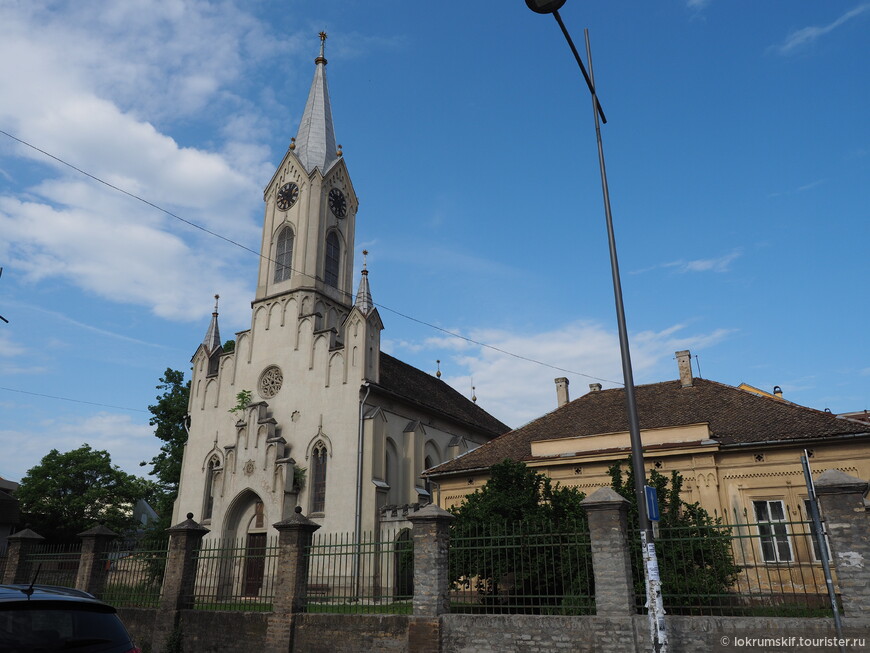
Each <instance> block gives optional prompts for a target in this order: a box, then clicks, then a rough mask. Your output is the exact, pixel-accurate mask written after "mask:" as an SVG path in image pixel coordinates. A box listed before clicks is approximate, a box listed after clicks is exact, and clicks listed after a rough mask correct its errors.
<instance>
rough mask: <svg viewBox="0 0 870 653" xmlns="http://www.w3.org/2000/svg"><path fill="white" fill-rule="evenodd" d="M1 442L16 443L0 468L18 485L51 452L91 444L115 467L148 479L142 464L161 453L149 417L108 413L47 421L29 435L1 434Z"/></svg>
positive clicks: (29, 432) (34, 426) (0, 471)
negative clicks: (27, 472) (149, 423)
mask: <svg viewBox="0 0 870 653" xmlns="http://www.w3.org/2000/svg"><path fill="white" fill-rule="evenodd" d="M0 440H2V441H3V442H15V443H16V445H15V446H14V447H7V449H6V451H5V452H4V455H3V461H2V466H0V476H3V477H4V478H9V479H10V480H16V481H17V480H20V478H21V476H22V475H24V473H25V472H26V471H27V470H29V469H30V468H31V467H33V466H35V465H38V464H39V461H40V460H42V457H43V456H45V455H46V454H47V453H48V452H49V451H50V450H51V449H57V450H58V451H60V452H62V453H63V452H66V451H71V450H73V449H77V448H78V447H80V446H81V445H83V444H89V445H91V447H92V448H94V449H105V450H106V451H108V452H109V453H110V454H111V456H112V463H113V464H115V465H118V466H119V467H120V468H121V469H123V470H124V471H125V472H127V473H129V474H136V475H139V476H141V475H144V474H143V468H141V467H140V466H139V462H140V461H142V460H151V458H153V457H154V456H155V455H156V454H157V452H158V451H159V449H160V446H159V441H158V440H157V438H155V437H154V433H153V429H152V427H150V426H149V425H148V421H147V417H146V418H141V422H136V421H134V419H133V418H131V417H130V416H128V415H121V414H115V413H108V412H99V413H96V414H93V415H91V416H89V417H84V418H80V417H74V416H71V415H67V416H64V417H59V418H53V419H50V420H44V421H42V422H39V423H35V424H33V426H32V427H31V428H28V429H27V430H26V431H22V430H18V431H13V430H0Z"/></svg>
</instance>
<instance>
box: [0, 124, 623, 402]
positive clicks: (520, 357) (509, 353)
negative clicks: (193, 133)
mask: <svg viewBox="0 0 870 653" xmlns="http://www.w3.org/2000/svg"><path fill="white" fill-rule="evenodd" d="M0 134H3V135H4V136H7V137H8V138H11V139H12V140H14V141H16V142H17V143H21V144H22V145H24V146H25V147H29V148H30V149H32V150H35V151H37V152H39V153H40V154H43V155H44V156H47V157H49V158H50V159H52V160H54V161H57V162H58V163H60V164H62V165H64V166H66V167H68V168H71V169H73V170H75V171H76V172H78V173H79V174H82V175H84V176H85V177H88V178H89V179H92V180H94V181H96V182H97V183H99V184H102V185H104V186H107V187H108V188H111V189H112V190H115V191H117V192H119V193H122V194H124V195H126V196H127V197H131V198H133V199H135V200H138V201H139V202H142V203H143V204H147V205H148V206H150V207H152V208H154V209H157V210H158V211H160V212H161V213H165V214H166V215H168V216H169V217H171V218H175V219H176V220H179V221H180V222H183V223H184V224H186V225H188V226H190V227H193V228H194V229H199V230H200V231H203V232H205V233H207V234H209V235H210V236H214V237H215V238H220V239H221V240H223V241H225V242H227V243H230V244H231V245H235V246H236V247H239V248H241V249H243V250H245V251H246V252H250V253H251V254H254V255H255V256H258V257H260V258H262V259H264V260H266V261H269V262H270V263H277V261H275V260H274V259H272V258H271V257H269V256H267V255H265V254H263V253H262V252H257V251H254V250H253V249H251V248H250V247H246V246H245V245H242V244H241V243H239V242H236V241H235V240H232V239H231V238H227V237H226V236H223V235H221V234H219V233H217V232H214V231H211V230H210V229H206V228H205V227H203V226H201V225H198V224H196V223H195V222H191V221H190V220H187V219H185V218H182V217H181V216H180V215H177V214H175V213H173V212H172V211H169V210H167V209H164V208H163V207H162V206H159V205H158V204H155V203H154V202H151V201H149V200H147V199H145V198H144V197H140V196H139V195H136V194H135V193H131V192H129V191H127V190H124V189H123V188H119V187H118V186H115V185H114V184H112V183H109V182H108V181H106V180H104V179H101V178H100V177H97V176H96V175H93V174H91V173H89V172H86V171H85V170H82V169H81V168H79V167H77V166H75V165H73V164H72V163H69V162H68V161H65V160H63V159H61V158H60V157H58V156H55V155H54V154H51V153H50V152H46V151H45V150H43V149H41V148H39V147H36V146H35V145H33V144H31V143H28V142H27V141H25V140H22V139H20V138H18V137H16V136H13V135H12V134H10V133H9V132H7V131H4V130H2V129H0ZM290 270H291V271H292V272H294V273H296V274H299V275H302V276H306V277H309V278H311V279H315V280H316V279H317V277H314V276H312V275H310V274H307V273H305V272H302V271H301V270H297V269H295V268H293V267H292V266H291V267H290ZM372 304H374V305H375V306H377V307H378V308H382V309H384V310H386V311H389V312H390V313H394V314H396V315H398V316H400V317H403V318H405V319H406V320H410V321H411V322H416V323H417V324H421V325H423V326H427V327H429V328H430V329H434V330H436V331H440V332H442V333H445V334H447V335H449V336H451V337H453V338H459V339H460V340H464V341H465V342H469V343H471V344H474V345H477V346H478V347H484V348H486V349H491V350H492V351H496V352H498V353H500V354H504V355H506V356H511V357H513V358H516V359H518V360H523V361H527V362H529V363H535V364H536V365H541V366H543V367H548V368H550V369H553V370H557V371H559V372H565V373H566V374H574V375H576V376H582V377H585V378H587V379H593V380H595V381H603V382H605V383H613V384H615V385H624V384H623V383H622V382H621V381H613V380H611V379H604V378H601V377H597V376H593V375H591V374H584V373H583V372H577V371H575V370H569V369H566V368H564V367H559V366H557V365H552V364H550V363H545V362H544V361H541V360H538V359H535V358H531V357H529V356H523V355H521V354H517V353H514V352H512V351H508V350H506V349H501V348H500V347H496V346H494V345H490V344H487V343H485V342H481V341H479V340H474V339H473V338H469V337H467V336H463V335H462V334H460V333H456V332H455V331H450V330H449V329H445V328H443V327H439V326H437V325H435V324H432V323H431V322H426V321H425V320H421V319H419V318H416V317H412V316H410V315H407V314H405V313H402V312H401V311H397V310H396V309H394V308H390V307H388V306H385V305H384V304H380V303H378V302H374V301H373V302H372ZM70 401H74V400H70ZM84 403H87V402H84Z"/></svg>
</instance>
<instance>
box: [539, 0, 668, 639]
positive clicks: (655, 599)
mask: <svg viewBox="0 0 870 653" xmlns="http://www.w3.org/2000/svg"><path fill="white" fill-rule="evenodd" d="M565 2H566V0H526V5H527V6H528V7H529V9H531V10H532V11H534V12H535V13H539V14H553V17H554V18H555V19H556V22H557V23H558V24H559V28H560V29H561V30H562V34H564V36H565V40H566V41H567V42H568V45H569V46H570V48H571V52H572V53H573V54H574V58H575V59H576V60H577V64H578V65H579V66H580V71H581V72H582V73H583V78H584V79H585V80H586V85H587V87H588V88H589V92H590V93H591V95H592V115H593V117H594V120H595V137H596V140H597V142H598V165H599V168H600V172H601V190H602V193H603V195H604V216H605V219H606V221H607V242H608V245H609V247H610V269H611V273H612V276H613V296H614V300H615V303H616V323H617V329H618V331H619V352H620V355H621V358H622V377H623V381H624V382H625V404H626V411H627V413H628V432H629V436H630V439H631V468H632V472H633V474H634V493H635V498H636V499H637V515H638V528H639V530H640V540H641V547H642V549H643V560H644V577H645V586H646V596H647V609H648V612H649V619H650V639H651V641H652V644H653V648H654V650H655V651H659V652H664V651H666V650H667V634H666V632H665V624H664V608H663V605H662V594H661V583H660V581H659V571H658V560H657V557H656V552H655V543H654V540H653V532H652V528H651V526H650V519H649V515H648V514H647V507H646V497H645V492H644V484H645V481H646V472H645V470H644V465H643V443H642V442H641V438H640V422H639V420H638V416H637V398H636V396H635V388H634V374H633V373H632V369H631V351H630V349H629V345H628V329H627V328H626V325H625V306H624V304H623V301H622V282H621V281H620V277H619V261H618V259H617V256H616V237H615V235H614V232H613V216H612V214H611V212H610V191H609V189H608V186H607V170H606V168H605V166H604V145H603V143H602V141H601V123H602V122H604V123H606V122H607V118H606V117H605V115H604V110H603V109H602V108H601V104H600V103H599V102H598V94H597V93H596V92H595V76H594V73H593V71H592V48H591V46H590V43H589V30H584V35H585V38H586V59H587V60H588V61H589V72H588V73H587V72H586V67H585V66H584V65H583V60H582V59H581V57H580V54H579V53H578V52H577V48H576V47H574V41H573V40H572V39H571V35H570V34H569V33H568V30H567V28H566V27H565V24H564V23H563V22H562V17H561V16H560V15H559V9H560V8H561V7H562V5H564V4H565Z"/></svg>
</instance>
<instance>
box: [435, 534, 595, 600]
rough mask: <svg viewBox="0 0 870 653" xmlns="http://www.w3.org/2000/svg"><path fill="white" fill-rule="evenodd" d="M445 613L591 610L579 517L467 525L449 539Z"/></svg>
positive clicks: (588, 551) (587, 553)
mask: <svg viewBox="0 0 870 653" xmlns="http://www.w3.org/2000/svg"><path fill="white" fill-rule="evenodd" d="M449 560H450V578H451V580H452V585H451V591H450V611H451V612H463V613H472V614H550V615H583V614H595V588H594V577H593V572H592V548H591V544H590V539H589V530H588V526H587V524H586V522H585V521H578V522H576V523H570V524H558V525H554V524H551V523H531V522H520V523H515V524H481V525H474V524H472V525H467V526H464V527H463V528H462V530H459V529H454V531H453V533H452V534H451V539H450V551H449Z"/></svg>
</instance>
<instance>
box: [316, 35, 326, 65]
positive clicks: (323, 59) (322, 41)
mask: <svg viewBox="0 0 870 653" xmlns="http://www.w3.org/2000/svg"><path fill="white" fill-rule="evenodd" d="M325 44H326V32H321V33H320V56H318V57H317V59H315V60H314V63H322V64H324V65H326V57H325V56H324V54H323V48H324V45H325Z"/></svg>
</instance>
